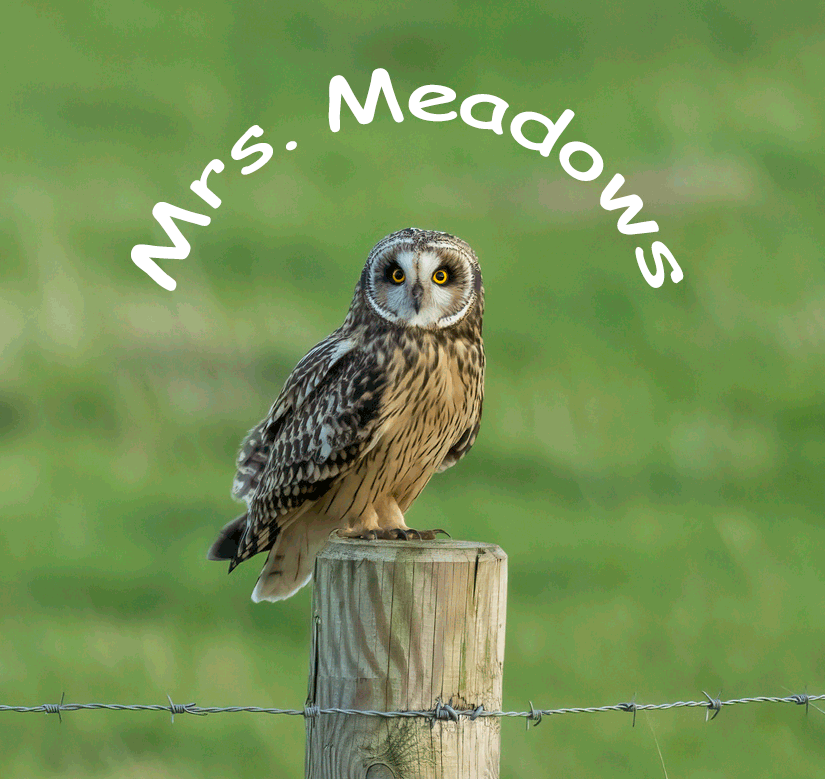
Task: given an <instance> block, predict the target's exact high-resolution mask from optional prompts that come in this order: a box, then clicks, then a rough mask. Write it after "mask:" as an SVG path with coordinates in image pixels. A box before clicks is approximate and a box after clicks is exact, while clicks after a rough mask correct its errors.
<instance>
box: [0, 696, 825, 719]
mask: <svg viewBox="0 0 825 779" xmlns="http://www.w3.org/2000/svg"><path fill="white" fill-rule="evenodd" d="M705 698H706V699H705V700H696V701H674V702H672V703H636V702H635V701H631V702H629V703H615V704H611V705H609V706H576V707H568V708H560V709H536V708H534V707H533V704H532V702H531V703H530V709H529V711H488V710H486V709H484V707H483V706H477V707H476V708H473V709H458V708H454V707H453V706H452V705H451V704H449V703H443V702H442V701H440V700H439V701H437V702H436V705H435V708H433V709H428V710H425V711H375V710H370V709H342V708H320V707H318V706H316V705H314V704H313V705H310V704H307V705H306V706H305V707H304V708H303V709H276V708H267V707H263V706H198V705H197V704H195V703H173V702H172V699H171V698H170V699H169V704H168V705H167V704H164V703H148V704H144V703H64V702H63V701H62V700H61V702H60V703H43V704H40V705H39V706H7V705H3V704H0V712H4V711H13V712H17V713H20V714H30V713H45V714H57V715H58V717H60V715H61V713H62V712H66V711H88V710H95V709H98V710H104V711H164V712H167V713H168V714H170V715H171V716H172V721H173V722H174V718H175V715H176V714H194V715H196V716H205V715H207V714H235V713H237V712H248V713H250V714H283V715H286V716H289V717H304V718H313V717H318V716H320V715H323V714H341V715H345V716H360V717H382V718H384V719H393V718H420V719H428V720H432V722H433V724H435V722H436V721H453V722H458V721H460V720H461V719H462V718H463V719H465V720H470V721H473V722H474V721H475V720H476V719H478V718H479V717H499V718H504V717H523V718H525V719H527V720H532V721H533V723H534V724H535V725H538V724H539V722H541V720H542V718H543V717H553V716H559V715H562V714H600V713H602V712H609V711H620V712H625V713H632V714H633V718H634V723H635V718H636V712H638V711H666V710H669V709H685V708H703V709H705V712H706V719H713V718H715V717H716V715H717V714H719V712H720V711H721V710H722V708H723V707H725V706H741V705H745V704H751V703H794V704H796V705H798V706H805V709H806V711H807V709H808V705H809V704H810V703H813V702H815V701H821V700H825V695H807V694H805V693H801V694H797V695H786V696H782V697H780V696H773V695H758V696H754V697H750V698H731V699H730V700H725V701H723V700H720V699H719V698H712V697H711V696H710V695H708V694H707V693H705ZM711 712H713V714H712V715H711ZM528 724H529V722H528Z"/></svg>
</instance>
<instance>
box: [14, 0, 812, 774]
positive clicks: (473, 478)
mask: <svg viewBox="0 0 825 779" xmlns="http://www.w3.org/2000/svg"><path fill="white" fill-rule="evenodd" d="M3 28H4V29H3V40H4V43H3V46H2V54H1V55H0V57H2V60H3V66H2V76H0V79H2V97H3V104H4V111H3V121H2V124H1V125H0V141H1V142H2V156H1V157H0V159H2V167H0V176H2V178H0V188H1V190H2V191H1V192H0V198H2V200H1V201H0V204H1V205H0V284H2V287H1V291H0V430H1V431H2V432H1V434H0V435H1V436H2V437H0V512H2V523H1V524H0V560H2V564H0V702H3V703H7V704H22V705H37V704H40V703H43V702H56V701H57V700H58V699H59V698H60V694H61V692H62V691H65V693H66V699H67V701H76V702H85V701H112V702H136V703H159V702H163V701H165V700H166V695H167V694H170V695H171V696H172V698H173V699H174V700H175V701H178V702H188V701H196V702H197V703H199V704H201V705H233V704H240V705H261V706H297V707H300V706H301V705H302V704H303V701H304V698H305V695H306V673H307V665H308V635H309V633H308V624H309V608H310V603H309V591H308V590H304V591H302V592H301V593H300V594H299V595H298V596H296V597H295V598H293V599H292V600H289V601H287V602H285V603H282V604H278V605H268V604H264V605H259V606H256V605H254V604H252V603H251V601H250V600H249V593H250V591H251V589H252V586H253V583H254V580H255V577H256V574H257V561H256V562H253V563H251V564H247V565H245V566H242V567H241V568H240V569H239V570H238V571H237V572H236V573H235V574H234V575H233V576H232V577H230V578H227V577H226V574H225V570H224V567H223V566H218V565H215V564H210V563H207V561H206V560H205V559H204V553H205V551H206V548H207V546H208V545H209V543H210V542H211V541H212V540H213V537H214V535H215V532H216V530H217V529H218V528H219V527H220V526H221V525H222V523H224V522H225V521H226V520H227V519H229V518H231V517H232V516H234V515H235V512H236V511H237V507H236V506H235V505H234V504H233V503H232V502H231V500H230V498H229V488H230V484H231V480H232V476H233V458H234V455H235V452H236V450H237V446H238V444H239V442H240V439H241V437H242V436H243V434H244V433H245V431H246V430H247V429H248V428H249V427H250V426H251V425H252V424H253V423H254V422H256V421H257V420H258V419H259V418H260V417H261V416H262V415H263V414H264V413H265V412H266V410H267V409H268V407H269V404H270V403H271V401H272V400H273V398H274V397H275V396H276V394H277V393H278V391H279V389H280V386H281V383H282V381H283V380H284V378H285V377H286V375H287V373H288V372H289V370H290V369H291V368H292V367H293V365H294V364H295V363H296V361H297V360H298V359H299V358H300V357H301V356H302V355H303V354H304V353H305V352H306V350H307V349H308V348H309V347H311V346H312V345H313V344H314V343H316V342H317V341H318V340H320V339H321V338H322V337H324V336H325V335H326V334H327V333H328V332H329V331H330V330H332V329H334V328H335V327H337V326H338V324H339V323H340V322H341V320H342V318H343V315H344V312H345V311H346V308H347V306H348V305H349V301H350V298H351V293H352V289H353V287H354V284H355V282H356V280H357V278H358V274H359V272H360V269H361V267H362V264H363V261H364V259H365V257H366V254H367V252H368V251H369V249H370V247H371V246H372V245H373V243H374V242H375V241H376V240H377V239H378V238H380V237H382V236H384V235H385V234H387V233H389V232H392V231H394V230H397V229H400V228H402V227H405V226H408V225H418V226H422V227H429V228H434V229H440V230H446V231H449V232H453V233H456V234H457V235H460V236H462V237H463V238H465V239H466V240H467V241H469V242H470V243H471V244H472V245H473V246H474V247H475V249H476V251H477V252H478V254H479V257H480V258H481V262H482V267H483V270H484V279H485V286H486V290H487V313H486V317H485V337H486V343H487V350H488V364H489V373H488V381H487V400H486V404H485V416H484V423H483V425H482V432H481V435H480V437H479V440H478V443H477V445H476V447H475V449H474V451H473V453H472V454H471V456H470V457H468V458H467V459H466V460H465V461H464V462H462V463H461V464H460V465H459V466H458V467H457V468H454V469H452V470H451V471H449V472H448V473H446V474H444V475H443V476H439V477H437V478H436V479H435V480H434V481H433V482H432V483H431V485H430V487H429V488H428V489H427V490H426V491H425V493H424V495H423V496H422V497H421V499H420V500H419V501H418V503H417V504H416V505H415V507H414V509H413V511H412V512H411V514H410V521H411V522H412V523H414V524H418V525H423V526H433V527H446V528H449V529H450V531H451V532H452V534H453V536H454V537H455V538H467V539H477V540H483V541H489V542H495V543H498V544H500V545H501V546H502V547H503V548H504V549H505V550H506V551H507V553H508V554H509V558H510V590H509V594H510V608H509V614H508V622H507V651H506V657H507V663H506V667H505V706H506V707H507V708H518V709H524V708H526V707H527V700H528V699H532V700H533V701H534V703H535V704H536V706H541V707H557V706H575V705H582V706H584V705H599V704H606V703H616V702H619V701H623V700H628V699H630V698H631V697H632V696H633V695H634V694H637V700H639V701H644V702H663V701H671V700H679V699H696V698H701V697H702V693H701V690H703V689H704V690H707V691H708V692H710V693H711V694H716V693H717V692H719V691H720V689H721V691H722V695H723V697H738V696H740V695H751V694H778V695H783V694H787V692H788V691H793V692H798V691H802V690H804V689H805V687H806V685H807V688H808V691H809V692H811V693H819V692H825V656H824V655H823V642H824V641H825V619H823V616H824V615H823V611H824V610H825V606H824V604H825V577H823V559H822V549H823V542H825V530H823V524H822V506H823V477H822V469H823V460H825V438H823V435H824V434H825V406H824V405H823V380H825V369H823V357H824V356H825V311H824V310H823V309H824V306H823V303H825V272H824V271H823V260H822V258H823V246H825V220H823V191H825V157H823V152H822V142H823V93H825V92H824V91H823V88H822V85H823V83H825V59H823V58H824V57H825V22H823V14H822V8H821V4H819V3H813V2H804V3H794V4H779V3H768V2H756V3H748V4H745V3H739V4H737V3H733V2H695V3H691V4H690V6H689V7H688V6H685V7H684V8H682V9H678V10H677V9H675V8H674V9H668V7H667V6H666V5H665V6H663V5H662V4H661V3H654V2H647V1H644V0H631V1H630V2H628V3H611V4H597V5H588V4H584V3H569V4H565V5H560V4H553V5H551V4H549V3H539V4H533V3H527V2H520V3H508V4H506V5H504V4H494V3H490V4H486V5H485V4H479V3H462V2H452V1H451V0H442V1H441V2H438V3H423V4H419V5H417V6H415V7H412V6H407V5H405V4H401V3H393V2H384V3H357V4H351V5H348V6H342V5H340V4H338V3H332V2H328V3H313V4H311V5H308V6H303V7H299V6H298V5H297V4H296V5H294V6H292V7H289V8H288V7H287V6H284V5H277V4H264V3H241V2H238V3H234V4H232V3H227V4H215V3H205V4H200V5H196V4H193V5H189V6H187V5H180V4H161V3H157V2H155V3H150V2H146V1H145V0H118V1H117V2H112V3H103V2H90V3H83V4H81V3H68V2H63V3H56V4H55V3H50V2H48V1H47V0H34V1H33V2H29V3H23V4H20V3H18V2H15V3H14V4H13V6H12V7H11V8H8V9H7V10H6V12H5V13H4V22H3ZM376 67H384V68H387V69H388V70H389V72H390V75H391V76H392V79H393V83H394V85H395V89H396V92H397V94H398V97H399V100H400V101H401V103H402V106H403V107H404V110H405V114H406V116H407V118H406V121H404V122H403V123H402V124H396V123H394V122H393V121H392V120H391V118H390V117H389V112H388V111H387V110H386V107H384V108H383V109H381V110H379V112H378V116H377V117H376V120H375V121H374V122H373V123H372V124H370V125H367V126H361V125H358V124H357V123H356V122H355V121H354V120H353V118H352V116H350V115H349V114H347V113H345V114H344V119H343V127H342V130H341V132H340V133H338V134H335V135H334V134H332V133H331V132H330V131H329V128H328V125H327V122H326V113H327V89H328V84H329V80H330V78H331V77H332V76H334V75H336V74H343V75H345V76H346V77H347V78H348V79H349V81H350V83H351V84H352V85H353V88H354V89H356V91H357V93H358V94H359V96H363V95H364V94H365V92H366V87H367V84H368V83H369V76H370V73H371V71H372V70H373V68H376ZM428 83H429V84H444V85H448V86H450V87H452V88H453V89H455V90H456V92H457V93H458V95H459V99H462V98H464V97H467V96H469V95H471V94H476V93H490V94H494V95H497V96H499V97H501V98H503V99H504V100H506V101H507V102H508V103H510V106H511V108H510V110H509V112H508V121H509V119H511V118H512V116H514V114H515V113H516V112H517V111H538V112H541V113H544V114H546V115H547V116H549V117H550V118H552V119H555V118H557V117H558V116H559V115H560V113H561V112H562V110H564V109H565V108H571V109H572V110H574V111H575V112H576V117H575V119H574V120H573V122H572V123H571V125H570V126H569V128H568V129H567V130H566V131H565V134H564V136H563V141H562V143H563V142H566V141H571V140H579V141H584V142H587V143H589V144H591V145H593V146H594V147H595V148H596V149H598V150H599V151H600V152H601V154H602V156H603V158H604V160H605V173H604V174H603V175H602V177H601V178H600V179H599V180H598V181H596V182H593V183H582V182H578V181H575V180H573V179H571V178H570V177H569V176H567V175H566V174H565V173H564V172H563V171H562V169H561V167H560V165H559V162H558V157H557V155H551V156H550V157H549V158H547V159H545V158H542V157H541V156H539V155H538V154H537V153H535V152H530V151H528V150H526V149H523V148H521V147H520V146H518V145H517V144H516V143H515V142H514V141H513V139H512V138H511V137H510V135H509V133H507V132H505V134H504V135H503V136H497V135H495V134H494V133H492V132H482V131H480V130H476V129H472V128H470V127H467V126H466V125H464V124H463V123H462V122H460V121H454V122H448V123H443V124H435V123H428V122H423V121H420V120H417V119H415V118H413V117H412V116H411V115H410V114H409V112H408V111H407V110H406V100H407V98H408V97H409V95H410V93H411V92H412V90H413V89H415V88H416V87H418V86H420V85H423V84H428ZM252 124H259V125H260V126H261V127H262V128H264V130H265V135H264V138H263V139H262V140H265V141H268V142H270V143H271V144H272V145H273V146H274V148H275V156H274V157H273V159H272V161H271V162H270V163H269V164H268V165H266V166H265V167H264V168H262V169H261V170H260V171H258V172H256V173H254V174H252V175H250V176H241V175H240V167H241V164H239V163H236V162H234V161H232V160H231V159H230V156H229V150H230V149H231V147H232V145H233V144H234V142H235V141H236V140H237V139H238V138H239V137H240V136H241V135H242V134H243V133H244V132H245V131H246V129H247V128H248V127H250V126H251V125H252ZM290 140H295V141H297V142H298V148H297V149H296V150H295V151H293V152H287V151H285V149H284V146H285V144H286V143H287V142H288V141H290ZM559 145H561V144H559ZM216 157H217V158H220V159H222V160H223V161H224V162H225V163H227V168H226V171H225V172H224V173H223V174H221V175H220V176H214V175H213V177H212V181H213V182H214V190H215V191H216V192H217V194H219V196H220V197H221V198H222V199H223V205H222V206H221V207H220V209H218V210H217V211H212V210H211V209H209V208H208V207H207V206H205V205H204V204H202V203H201V202H200V201H199V200H198V199H197V198H196V196H195V195H194V194H193V193H191V192H190V191H189V184H190V182H191V181H193V180H194V179H195V178H197V177H198V176H199V175H200V172H201V170H202V169H203V167H204V166H205V165H206V163H207V162H209V160H211V159H213V158H216ZM616 172H620V173H622V174H623V175H624V176H625V178H626V179H627V182H628V183H627V185H626V192H636V193H638V194H639V195H640V196H642V198H643V199H644V202H645V208H644V211H643V214H642V218H643V219H644V218H648V219H651V218H652V219H656V220H657V221H658V223H659V225H660V232H659V234H658V235H656V236H642V237H641V238H640V240H637V239H636V238H635V237H633V236H623V235H621V234H620V233H619V232H618V231H617V229H616V219H617V216H618V212H613V213H608V212H606V211H604V210H602V209H601V208H600V207H599V204H598V201H599V193H600V191H601V188H602V187H603V186H604V184H605V183H606V182H607V181H608V180H609V177H610V176H612V175H613V174H614V173H616ZM158 201H168V202H172V203H174V204H176V205H178V206H181V207H183V208H188V209H192V210H201V211H202V212H203V213H209V215H210V216H212V217H213V221H212V224H211V225H210V226H209V227H197V226H194V225H187V224H182V229H183V231H184V233H185V235H186V236H187V238H188V239H189V241H190V242H191V244H192V252H191V254H190V256H189V257H188V259H186V260H184V261H166V262H165V263H163V266H164V268H165V269H166V270H167V271H168V272H169V273H170V274H171V275H172V276H173V277H174V278H175V279H176V280H177V281H178V289H177V291H175V292H173V293H169V292H166V291H164V290H162V289H161V288H160V287H158V286H157V285H156V284H154V283H153V282H152V281H151V280H150V279H149V278H148V277H147V276H146V275H144V274H143V273H141V272H140V271H139V270H138V269H137V268H136V267H135V266H134V265H133V264H132V262H131V261H130V258H129V253H130V250H131V247H132V246H133V245H134V244H137V243H165V242H166V239H165V236H164V234H163V232H162V231H161V230H160V228H159V227H158V226H157V224H156V223H155V221H154V220H153V219H152V216H151V209H152V206H153V205H154V204H155V203H156V202H158ZM656 238H658V239H661V240H663V241H664V242H665V243H666V244H667V245H668V246H669V247H670V249H671V250H672V251H673V253H674V254H675V256H676V257H677V259H678V260H679V262H680V264H681V265H682V268H683V270H684V273H685V278H684V281H683V282H682V283H680V284H678V285H673V284H672V283H670V281H668V282H666V284H665V285H664V286H663V287H662V288H661V289H658V290H654V289H651V288H650V287H648V286H647V284H646V283H645V282H644V280H643V278H642V276H641V274H640V273H639V271H638V268H637V267H636V262H635V258H634V248H635V247H636V246H637V245H641V246H644V247H646V250H647V254H648V257H649V256H650V253H649V248H648V247H649V245H650V242H651V241H652V240H654V239H656ZM652 730H653V731H655V737H654V734H653V733H652V732H651V731H652ZM656 738H657V739H658V744H659V746H660V747H661V752H662V756H663V759H664V763H665V766H666V767H667V772H668V775H669V776H670V777H672V778H674V777H697V778H700V777H701V779H711V778H716V777H730V778H735V777H753V776H770V777H791V776H808V777H811V776H825V763H824V762H823V756H824V755H825V717H823V715H822V714H821V713H820V712H819V711H815V710H814V709H813V708H812V709H811V710H810V713H809V715H808V716H807V717H806V716H805V713H804V710H803V709H801V708H796V707H792V706H785V707H779V706H775V707H773V706H767V705H766V706H762V707H757V706H751V707H746V708H738V709H725V710H724V711H723V712H722V713H721V714H720V716H719V717H718V718H717V719H716V720H715V721H714V722H713V723H712V724H710V723H709V724H705V722H704V715H703V712H702V710H695V709H693V710H679V711H675V712H666V713H654V714H650V715H643V714H640V715H639V717H638V720H637V724H636V727H635V729H631V723H630V717H629V716H627V715H621V714H604V715H598V716H592V717H567V718H557V719H552V720H545V721H544V722H543V723H542V725H541V726H540V727H538V728H535V729H533V728H531V729H530V731H529V732H525V730H524V724H523V721H506V722H504V723H503V765H502V775H503V776H504V777H510V778H512V779H516V777H551V776H575V777H579V776H580V777H587V776H611V777H630V776H634V777H638V776H649V777H658V776H663V775H664V773H663V769H662V765H661V763H660V758H659V755H658V752H657V747H656V741H655V739H656ZM0 744H1V745H2V748H0V776H3V777H41V776H42V777H49V776H66V777H117V778H119V779H120V778H124V779H125V778H127V777H142V778H143V777H149V778H150V779H153V778H154V777H167V776H177V777H199V778H206V777H231V776H270V777H299V776H302V775H303V774H302V771H303V745H304V730H303V725H302V722H301V721H300V719H287V718H269V717H265V716H253V715H244V714H238V715H221V716H217V715H216V716H212V717H206V718H198V719H195V718H194V717H192V718H187V717H178V718H177V719H176V721H175V724H174V726H172V725H170V723H169V718H168V717H167V716H164V715H163V714H153V713H135V714H121V713H103V712H79V713H74V714H72V713H70V714H66V715H64V716H63V723H62V725H61V724H59V723H58V721H57V718H56V717H52V716H47V715H42V714H41V715H27V716H22V715H19V714H11V713H8V714H0Z"/></svg>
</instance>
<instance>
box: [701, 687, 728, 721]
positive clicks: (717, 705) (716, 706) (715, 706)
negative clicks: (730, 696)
mask: <svg viewBox="0 0 825 779" xmlns="http://www.w3.org/2000/svg"><path fill="white" fill-rule="evenodd" d="M702 692H703V693H704V695H705V697H706V698H707V699H708V701H707V703H706V704H705V705H706V706H707V709H706V711H705V722H707V721H708V716H709V715H710V712H711V711H713V716H712V717H710V721H711V722H713V720H715V719H716V717H717V716H718V715H719V712H720V711H722V706H723V705H724V704H723V703H722V701H721V700H720V699H719V697H718V696H717V697H716V698H711V697H710V695H708V694H707V693H706V692H705V691H704V690H702ZM721 694H722V691H721V690H720V691H719V695H721ZM728 702H730V701H728Z"/></svg>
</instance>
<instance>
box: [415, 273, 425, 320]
mask: <svg viewBox="0 0 825 779" xmlns="http://www.w3.org/2000/svg"><path fill="white" fill-rule="evenodd" d="M423 295H424V287H422V286H421V284H420V282H418V281H416V282H415V284H413V288H412V299H413V308H414V309H415V313H416V314H417V313H418V312H419V311H420V310H421V298H422V297H423Z"/></svg>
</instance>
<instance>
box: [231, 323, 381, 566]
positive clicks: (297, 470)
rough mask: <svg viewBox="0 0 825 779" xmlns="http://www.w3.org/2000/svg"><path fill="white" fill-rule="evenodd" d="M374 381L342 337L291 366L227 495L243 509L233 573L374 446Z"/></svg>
mask: <svg viewBox="0 0 825 779" xmlns="http://www.w3.org/2000/svg"><path fill="white" fill-rule="evenodd" d="M381 377H382V373H381V371H380V370H379V368H378V366H377V364H376V362H375V360H374V359H373V358H372V357H371V356H370V355H369V354H368V353H367V352H366V351H364V350H363V349H361V348H359V347H357V346H356V344H355V343H354V342H352V341H350V340H348V339H344V338H334V337H331V338H330V339H327V340H326V341H324V342H322V343H320V344H319V345H318V346H316V347H315V348H314V349H313V350H312V351H310V352H309V354H307V355H306V357H304V358H303V359H302V360H301V362H300V363H298V365H297V366H296V368H295V370H294V371H293V372H292V374H291V375H290V377H289V378H288V379H287V381H286V384H285V385H284V388H283V390H282V391H281V394H280V396H279V397H278V399H277V400H276V401H275V403H274V404H273V406H272V409H271V410H270V413H269V416H268V417H267V418H266V419H264V420H263V421H262V422H261V423H260V424H259V425H257V426H256V427H255V428H254V429H253V430H252V431H251V432H250V434H249V436H248V438H247V439H246V441H245V442H244V445H243V447H242V448H241V453H240V455H239V458H238V473H237V475H236V477H235V486H234V488H233V494H234V495H235V496H236V497H238V498H243V499H245V500H246V501H247V502H248V504H249V511H248V515H247V522H246V530H245V533H244V535H243V537H242V539H241V541H240V544H239V546H238V550H237V553H236V554H235V557H234V559H233V562H232V566H231V567H232V568H234V567H235V565H237V564H238V563H240V562H242V561H243V560H246V559H247V558H249V557H251V556H252V555H254V554H257V553H258V552H261V551H264V550H265V549H268V548H270V547H271V546H272V544H273V543H274V541H275V539H276V538H277V536H278V532H279V529H280V528H279V525H278V518H279V517H282V516H284V515H285V514H288V513H291V512H293V511H295V510H296V509H299V508H300V507H301V506H302V505H303V504H304V503H306V502H307V501H311V500H315V499H316V498H319V497H320V496H321V495H323V494H324V493H325V492H326V491H327V489H329V486H330V484H331V483H332V482H333V481H334V480H335V479H336V478H337V477H338V476H340V475H341V474H342V473H345V472H346V471H347V470H348V469H349V468H351V467H352V465H354V464H355V463H356V462H357V461H358V460H359V459H360V458H361V457H362V456H363V455H364V453H365V452H366V451H368V450H369V449H370V447H371V446H372V445H373V444H374V443H375V432H376V430H377V429H378V427H379V426H380V421H381V420H380V409H381V396H382V393H383V389H384V382H383V381H382V378H381Z"/></svg>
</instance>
